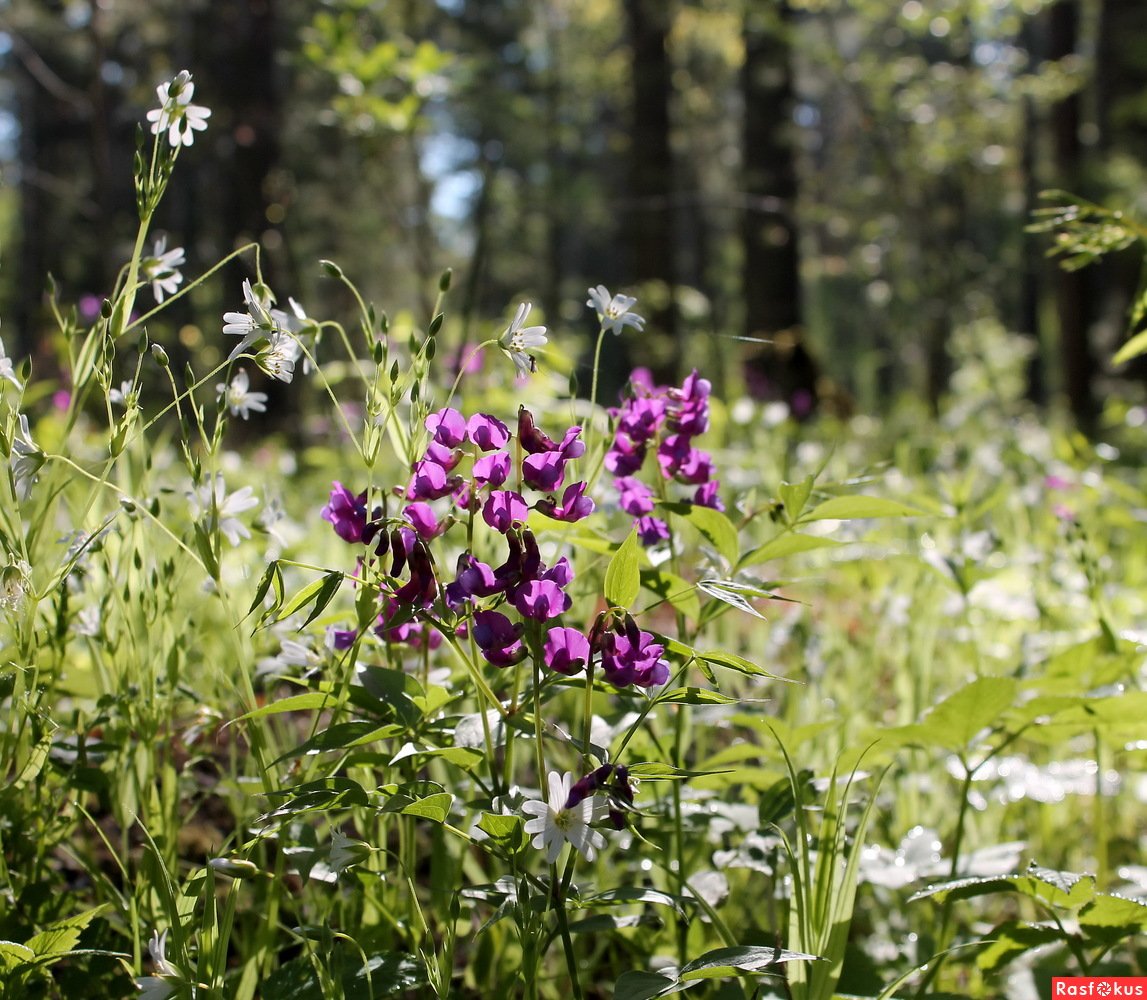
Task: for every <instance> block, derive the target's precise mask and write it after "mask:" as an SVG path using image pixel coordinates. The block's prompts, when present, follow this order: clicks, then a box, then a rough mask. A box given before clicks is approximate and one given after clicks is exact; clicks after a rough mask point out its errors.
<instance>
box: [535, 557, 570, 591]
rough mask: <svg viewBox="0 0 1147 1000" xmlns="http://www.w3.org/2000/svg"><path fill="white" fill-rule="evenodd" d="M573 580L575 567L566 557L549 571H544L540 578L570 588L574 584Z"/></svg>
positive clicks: (560, 559) (561, 558)
mask: <svg viewBox="0 0 1147 1000" xmlns="http://www.w3.org/2000/svg"><path fill="white" fill-rule="evenodd" d="M573 578H574V572H573V567H572V566H571V565H570V561H569V560H568V559H567V558H566V557H565V556H561V557H560V558H559V559H558V561H557V562H556V563H554V564H553V565H552V566H551V567H550V568H549V569H547V570H543V571H542V573H541V575H540V576H539V577H538V579H539V580H552V581H553V582H554V583H556V584H557V585H558V586H559V587H568V586H569V585H570V584H571V583H573Z"/></svg>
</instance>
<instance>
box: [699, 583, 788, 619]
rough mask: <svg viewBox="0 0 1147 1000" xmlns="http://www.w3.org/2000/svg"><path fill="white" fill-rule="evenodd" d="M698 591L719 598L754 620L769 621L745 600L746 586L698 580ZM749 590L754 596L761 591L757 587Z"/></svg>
mask: <svg viewBox="0 0 1147 1000" xmlns="http://www.w3.org/2000/svg"><path fill="white" fill-rule="evenodd" d="M697 589H698V590H701V591H704V592H705V593H706V594H708V595H709V596H710V597H715V598H717V600H718V601H724V602H725V603H726V604H729V605H731V606H732V607H734V608H736V609H737V610H738V611H744V612H745V614H747V615H752V616H753V617H754V618H760V619H761V621H768V619H767V618H766V617H765V616H764V615H762V614H761V613H760V612H759V611H758V610H757V609H756V608H754V607H753V606H752V605H751V604H750V603H749V602H748V600H747V599H746V598H745V590H746V588H745V586H743V585H742V584H739V583H737V582H736V581H734V580H698V581H697ZM747 589H748V590H749V591H750V592H751V593H753V595H754V596H756V595H759V594H760V590H759V588H757V587H748V588H747ZM770 596H771V595H770Z"/></svg>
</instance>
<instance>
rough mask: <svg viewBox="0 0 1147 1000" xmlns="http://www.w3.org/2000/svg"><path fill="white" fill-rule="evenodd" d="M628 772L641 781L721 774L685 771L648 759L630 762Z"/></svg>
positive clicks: (717, 772)
mask: <svg viewBox="0 0 1147 1000" xmlns="http://www.w3.org/2000/svg"><path fill="white" fill-rule="evenodd" d="M629 773H630V775H631V776H632V777H634V778H640V779H641V780H642V781H659V780H667V781H684V780H685V779H686V778H700V777H703V776H705V775H710V774H722V773H726V772H722V771H687V770H685V769H684V768H681V767H674V766H673V765H672V764H662V763H660V762H659V761H655V760H650V761H644V762H643V763H640V764H631V765H630V767H629Z"/></svg>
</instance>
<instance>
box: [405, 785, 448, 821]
mask: <svg viewBox="0 0 1147 1000" xmlns="http://www.w3.org/2000/svg"><path fill="white" fill-rule="evenodd" d="M453 804H454V796H453V795H451V794H450V793H449V792H439V793H438V794H437V795H428V796H427V797H426V798H424V799H416V800H415V801H414V802H411V803H409V804H408V805H405V806H403V807H402V814H403V815H404V816H420V817H422V818H423V819H428V820H430V821H431V822H433V823H445V822H446V817H447V816H449V815H450V807H451V806H452V805H453Z"/></svg>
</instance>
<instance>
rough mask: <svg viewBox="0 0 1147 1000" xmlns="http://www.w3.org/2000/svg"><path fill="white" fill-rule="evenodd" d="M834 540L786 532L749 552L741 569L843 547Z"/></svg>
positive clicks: (742, 561) (743, 560)
mask: <svg viewBox="0 0 1147 1000" xmlns="http://www.w3.org/2000/svg"><path fill="white" fill-rule="evenodd" d="M843 544H844V543H843V542H838V541H836V540H835V539H832V538H824V537H822V536H820V535H798V534H797V533H796V532H792V531H786V532H785V533H784V534H781V535H777V536H776V538H771V539H769V540H768V541H767V542H765V544H764V545H760V546H758V547H757V548H755V549H753V550H752V551H751V552H747V553H746V554H745V557H744V558H743V559H742V560H741V562H740V566H739V568H742V569H743V568H745V567H747V566H756V565H757V564H759V563H763V562H768V561H769V560H770V559H782V558H784V557H785V556H793V555H797V554H798V553H800V552H811V551H813V550H814V549H828V548H834V547H836V546H839V545H843Z"/></svg>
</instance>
